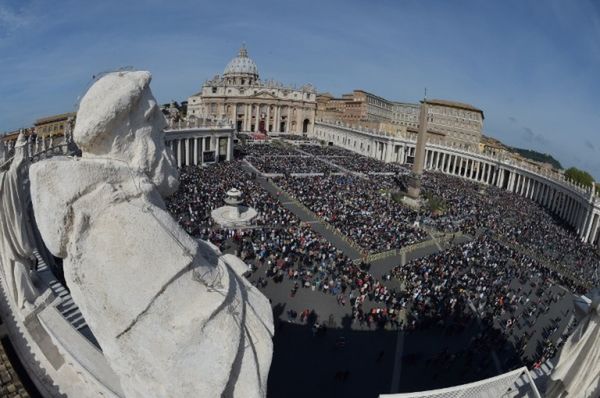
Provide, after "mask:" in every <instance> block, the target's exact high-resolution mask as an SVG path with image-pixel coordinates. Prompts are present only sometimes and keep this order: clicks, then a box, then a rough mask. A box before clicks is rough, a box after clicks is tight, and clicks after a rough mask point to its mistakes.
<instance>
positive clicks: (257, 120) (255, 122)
mask: <svg viewBox="0 0 600 398" xmlns="http://www.w3.org/2000/svg"><path fill="white" fill-rule="evenodd" d="M260 107H261V104H256V116H255V119H254V132H255V133H257V132H258V125H259V124H260Z"/></svg>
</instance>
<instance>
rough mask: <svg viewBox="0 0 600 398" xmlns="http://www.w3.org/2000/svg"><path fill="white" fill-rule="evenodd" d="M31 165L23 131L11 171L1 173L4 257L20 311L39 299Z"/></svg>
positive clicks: (0, 251)
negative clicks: (34, 275)
mask: <svg viewBox="0 0 600 398" xmlns="http://www.w3.org/2000/svg"><path fill="white" fill-rule="evenodd" d="M28 166H29V160H28V158H27V138H25V135H24V134H23V132H21V133H20V134H19V137H18V138H17V143H16V144H15V153H14V156H13V159H12V162H11V163H10V167H9V169H8V170H7V171H6V172H0V189H1V191H0V198H1V203H0V258H1V259H2V270H3V275H4V280H5V282H6V287H7V289H8V294H9V295H10V296H11V298H12V299H13V301H14V304H15V305H16V307H17V309H19V310H22V309H26V310H29V309H31V307H32V306H31V304H33V302H34V301H35V298H36V297H37V296H38V293H37V291H36V289H35V287H34V285H33V283H32V281H31V276H30V272H31V269H32V267H33V266H34V265H35V257H34V254H33V249H34V247H35V244H34V237H33V231H32V230H31V222H32V221H31V220H30V219H29V216H28V213H27V208H26V206H27V205H28V203H29V187H28V185H27V181H28V177H27V170H28Z"/></svg>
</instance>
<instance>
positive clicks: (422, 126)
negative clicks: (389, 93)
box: [406, 99, 427, 200]
mask: <svg viewBox="0 0 600 398" xmlns="http://www.w3.org/2000/svg"><path fill="white" fill-rule="evenodd" d="M426 142H427V99H423V101H421V110H420V113H419V133H418V134H417V148H416V150H415V160H414V163H413V168H412V173H411V175H410V177H409V180H408V189H407V192H406V193H407V194H408V196H409V197H410V198H411V199H413V200H418V199H419V196H420V194H421V176H422V175H423V168H424V165H425V144H426Z"/></svg>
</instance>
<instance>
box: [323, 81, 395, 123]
mask: <svg viewBox="0 0 600 398" xmlns="http://www.w3.org/2000/svg"><path fill="white" fill-rule="evenodd" d="M392 107H393V104H392V102H390V101H388V100H386V99H385V98H382V97H379V96H377V95H375V94H371V93H369V92H366V91H364V90H354V91H352V92H351V93H349V94H343V95H342V97H341V98H335V97H334V96H333V95H331V94H330V93H323V94H319V95H318V96H317V114H318V118H319V119H323V120H338V121H341V122H343V123H347V124H351V125H360V126H362V127H367V128H376V129H377V128H379V123H387V122H390V121H391V120H392Z"/></svg>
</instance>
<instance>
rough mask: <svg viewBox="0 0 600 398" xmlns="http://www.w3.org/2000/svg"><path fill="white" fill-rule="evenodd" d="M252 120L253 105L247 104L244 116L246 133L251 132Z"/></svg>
mask: <svg viewBox="0 0 600 398" xmlns="http://www.w3.org/2000/svg"><path fill="white" fill-rule="evenodd" d="M251 118H252V105H250V104H246V113H245V114H244V131H251V130H250V123H251Z"/></svg>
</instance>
